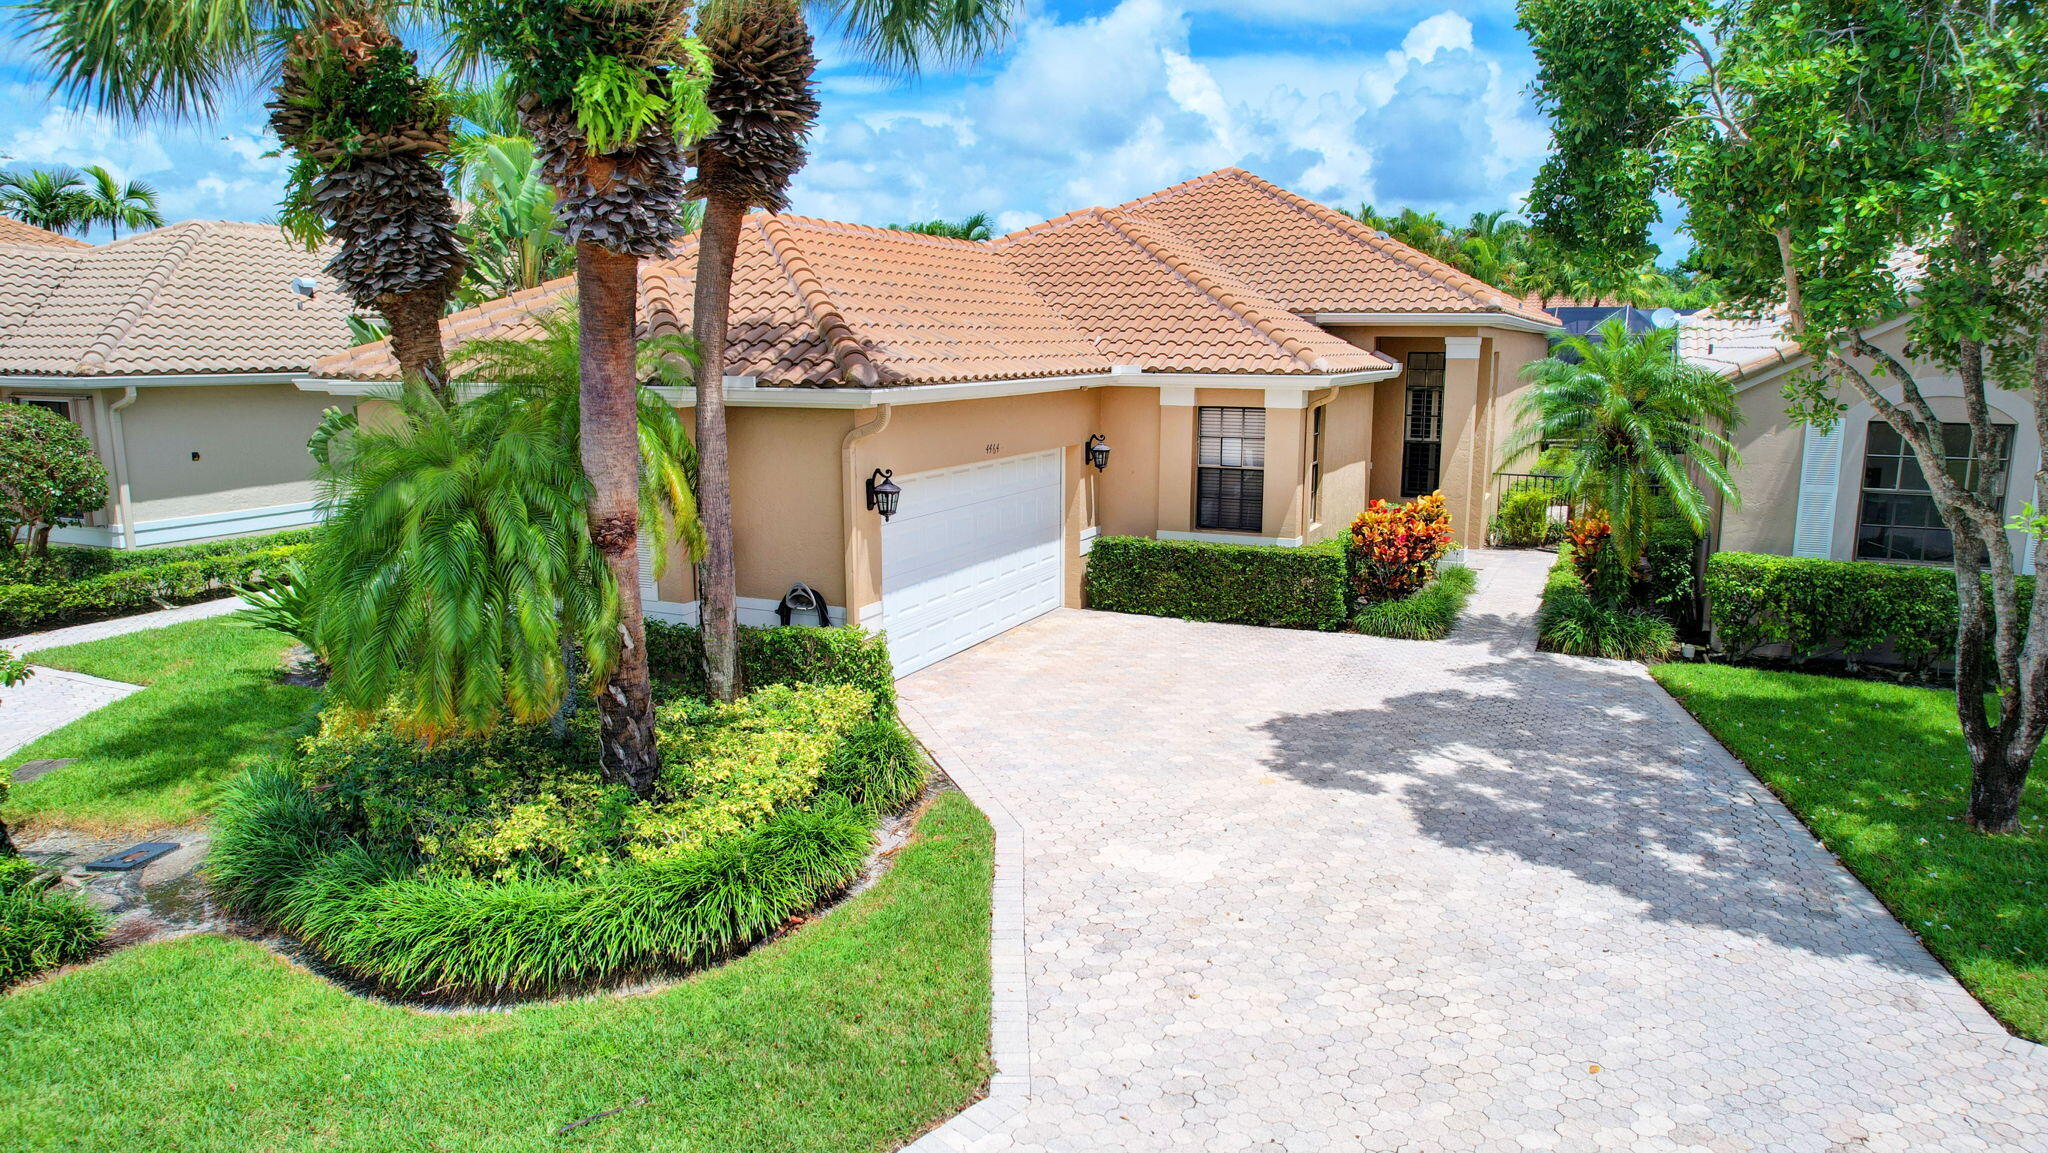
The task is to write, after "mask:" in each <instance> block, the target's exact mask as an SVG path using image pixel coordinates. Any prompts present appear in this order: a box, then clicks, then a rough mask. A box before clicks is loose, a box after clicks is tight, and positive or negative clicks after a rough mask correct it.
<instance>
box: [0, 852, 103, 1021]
mask: <svg viewBox="0 0 2048 1153" xmlns="http://www.w3.org/2000/svg"><path fill="white" fill-rule="evenodd" d="M55 881H56V878H55V877H53V876H51V875H50V874H47V873H44V872H42V871H41V870H40V869H37V868H36V867H35V866H34V865H33V864H31V863H29V862H28V861H27V860H24V859H23V858H21V857H0V989H5V988H6V987H7V986H9V985H12V984H14V983H15V982H17V981H25V980H27V979H28V978H30V977H33V976H35V975H36V974H37V973H40V972H42V971H43V970H45V969H51V968H55V967H56V966H58V965H62V964H66V963H68V962H71V961H77V960H80V959H82V958H84V957H85V956H86V955H87V954H89V953H91V952H92V951H93V949H94V948H96V947H98V945H99V943H100V938H101V937H103V936H105V934H106V924H107V919H106V917H104V916H103V915H101V913H100V911H99V910H98V909H95V908H93V907H92V905H91V904H89V903H87V901H86V900H85V898H83V897H81V896H79V895H77V894H76V893H63V892H55V891H53V890H52V889H51V885H52V883H53V882H55Z"/></svg>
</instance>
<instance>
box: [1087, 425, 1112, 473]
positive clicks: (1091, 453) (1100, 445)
mask: <svg viewBox="0 0 2048 1153" xmlns="http://www.w3.org/2000/svg"><path fill="white" fill-rule="evenodd" d="M1083 451H1085V452H1086V453H1087V454H1088V463H1089V464H1092V465H1094V466H1095V471H1096V472H1101V471H1102V470H1103V469H1105V468H1108V467H1109V438H1108V437H1105V436H1103V435H1102V434H1101V433H1099V432H1098V433H1096V434H1095V435H1094V436H1091V437H1089V438H1088V444H1087V446H1086V447H1085V449H1084V450H1083Z"/></svg>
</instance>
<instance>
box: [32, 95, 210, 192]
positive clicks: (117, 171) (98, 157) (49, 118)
mask: <svg viewBox="0 0 2048 1153" xmlns="http://www.w3.org/2000/svg"><path fill="white" fill-rule="evenodd" d="M0 152H5V153H6V154H7V155H8V156H9V157H10V158H12V159H13V160H14V161H15V162H18V163H22V164H30V165H38V166H47V165H57V164H68V165H70V166H71V167H73V168H83V167H85V166H86V165H88V164H98V165H102V166H104V167H105V168H106V169H107V171H109V172H111V173H113V174H114V175H115V176H116V177H118V178H120V179H123V180H126V179H130V178H133V177H136V176H148V175H151V174H152V173H158V172H164V171H167V170H168V169H170V167H171V156H170V153H169V152H167V151H166V150H165V148H164V145H163V142H162V141H161V140H160V139H159V138H158V134H157V132H156V130H155V129H153V128H137V127H135V126H133V125H126V124H121V123H118V122H116V121H115V120H114V119H113V118H111V117H108V116H103V115H100V114H99V113H96V112H89V111H82V110H78V109H71V108H53V109H50V110H49V111H47V112H44V113H43V115H42V118H41V119H40V120H37V121H34V122H33V123H29V124H21V125H17V126H16V127H15V128H14V130H13V131H12V132H10V133H9V134H8V136H7V138H6V140H5V142H4V143H0Z"/></svg>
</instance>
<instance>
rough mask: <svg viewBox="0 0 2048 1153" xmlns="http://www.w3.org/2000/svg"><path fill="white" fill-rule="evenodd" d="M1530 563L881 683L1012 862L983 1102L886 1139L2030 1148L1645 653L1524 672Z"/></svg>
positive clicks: (1922, 990)
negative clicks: (1443, 629) (1298, 621)
mask: <svg viewBox="0 0 2048 1153" xmlns="http://www.w3.org/2000/svg"><path fill="white" fill-rule="evenodd" d="M1551 559H1552V558H1550V557H1549V556H1547V555H1544V554H1539V553H1501V552H1493V553H1488V552H1478V553H1474V554H1472V560H1473V562H1474V563H1475V564H1476V565H1477V566H1478V567H1479V570H1480V574H1481V580H1480V587H1479V590H1478V593H1477V595H1476V596H1475V598H1474V600H1473V603H1472V606H1471V609H1470V611H1469V613H1468V616H1467V619H1466V622H1465V623H1464V624H1463V625H1461V626H1460V628H1459V630H1458V631H1457V632H1456V633H1455V634H1454V635H1453V636H1452V638H1450V639H1449V640H1447V641H1443V642H1436V643H1427V642H1423V643H1418V642H1404V641H1393V640H1380V639H1376V638H1369V637H1359V636H1352V635H1348V634H1322V633H1307V632H1293V631H1287V630H1279V629H1256V628H1246V627H1240V626H1232V625H1212V624H1197V623H1190V622H1184V621H1174V620H1164V619H1158V618H1151V617H1137V616H1120V615H1113V614H1103V613H1088V612H1081V611H1075V610H1061V611H1058V612H1055V613H1053V614H1051V615H1049V616H1046V617H1043V618H1041V619H1039V620H1037V621H1035V622H1032V623H1031V624H1028V625H1025V626H1024V627H1022V628H1019V629H1015V630H1013V631H1011V632H1009V633H1006V634H1004V635H1002V636H1000V637H998V638H996V639H994V640H992V641H989V642H987V643H985V644H983V645H981V646H979V647H977V648H975V649H972V650H969V651H968V652H966V653H963V654H961V655H959V656H956V657H954V658H952V659H950V660H947V661H945V662H942V663H940V664H938V665H936V666H933V667H932V668H929V669H926V670H924V671H923V672H920V673H918V674H916V675H914V676H912V677H910V678H907V679H906V680H905V681H903V682H902V684H901V691H902V697H903V700H904V704H905V714H906V717H907V718H908V719H909V720H910V722H911V724H912V726H913V727H914V728H915V729H916V730H917V732H918V733H919V735H920V736H921V737H923V738H924V739H925V740H926V742H927V743H928V744H929V745H930V746H931V747H932V749H933V751H934V752H935V754H936V755H937V756H938V758H939V760H940V761H941V763H942V764H944V765H945V766H946V767H947V768H948V770H949V771H952V772H953V773H954V774H955V777H956V779H958V780H960V781H961V783H962V785H963V787H964V788H966V789H967V791H968V792H969V793H970V795H972V796H973V797H974V798H975V799H976V800H977V802H979V803H981V804H982V805H983V806H984V808H987V809H990V810H991V811H992V813H993V814H994V815H995V816H996V817H997V829H998V837H999V850H998V851H999V854H1007V856H1000V855H999V861H998V878H999V879H998V893H997V913H996V916H997V922H998V923H997V932H996V941H995V946H994V951H995V961H996V966H997V980H998V989H997V997H998V1004H999V1008H998V1014H997V1016H998V1027H997V1039H996V1058H997V1063H998V1066H999V1070H998V1072H999V1078H998V1084H997V1086H996V1088H995V1089H992V1091H991V1098H990V1100H989V1101H988V1102H985V1103H984V1104H983V1105H981V1106H977V1107H976V1109H974V1110H970V1111H969V1112H968V1113H967V1114H963V1115H962V1117H961V1118H959V1119H956V1120H955V1121H954V1122H952V1123H950V1124H948V1125H947V1126H944V1127H942V1128H941V1129H939V1130H937V1131H935V1132H934V1133H932V1134H931V1135H929V1136H927V1137H926V1138H925V1139H924V1140H923V1141H921V1142H920V1143H919V1144H918V1145H917V1146H916V1148H917V1149H918V1150H920V1151H922V1150H925V1149H989V1150H995V1149H1004V1150H1010V1149H1032V1150H1048V1151H1051V1150H1065V1149H1074V1150H1107V1149H1115V1150H1154V1149H1161V1150H1163V1149H1199V1150H1209V1151H1228V1150H1240V1149H1266V1150H1288V1151H1295V1150H1301V1151H1307V1150H1319V1149H1330V1150H1390V1151H1391V1150H1422V1151H1429V1153H1462V1151H1467V1150H1472V1151H1481V1150H1537V1149H1554V1150H1559V1151H1562V1153H1578V1151H1583V1150H1599V1149H1626V1150H1632V1151H1633V1150H1642V1151H1655V1150H1681V1149H1685V1150H1714V1151H1734V1150H1812V1151H1813V1153H1846V1151H1855V1153H1878V1151H1882V1150H1902V1151H1903V1150H1915V1151H1918V1150H1930V1149H1940V1150H1994V1149H1995V1150H2048V1058H2044V1054H2043V1050H2042V1049H2041V1047H2039V1046H2036V1045H2033V1044H2032V1043H2030V1042H2026V1041H2021V1040H2018V1039H2016V1038H2013V1037H2011V1036H2009V1035H2008V1034H2007V1033H2006V1032H2005V1031H2004V1030H2003V1029H2002V1028H2001V1027H1999V1026H1998V1024H1997V1023H1996V1022H1995V1021H1993V1020H1992V1019H1991V1017H1990V1016H1989V1015H1988V1014H1987V1013H1985V1012H1984V1010H1983V1009H1982V1008H1981V1007H1980V1006H1978V1005H1977V1003H1976V1002H1975V1001H1974V1000H1972V999H1971V998H1970V997H1969V996H1968V994H1966V993H1965V992H1964V991H1963V990H1962V988H1961V987H1960V986H1959V985H1957V984H1956V983H1955V981H1954V980H1953V979H1951V978H1950V977H1949V976H1948V974H1947V973H1946V972H1945V971H1944V970H1943V969H1942V968H1941V966H1940V965H1939V964H1938V963H1937V962H1935V960H1934V959H1933V958H1932V957H1931V956H1930V955H1929V954H1928V953H1927V952H1926V951H1925V950H1924V949H1923V948H1922V947H1921V946H1920V944H1919V943H1918V942H1917V941H1916V940H1914V938H1913V937H1912V936H1911V935H1910V934H1909V933H1907V932H1906V931H1905V930H1904V929H1903V928H1902V927H1901V926H1900V925H1899V924H1898V923H1897V922H1896V921H1894V920H1893V919H1892V918H1891V917H1890V916H1889V915H1888V914H1887V913H1886V912H1885V911H1884V909H1883V908H1882V906H1880V905H1879V904H1878V903H1877V902H1876V901H1875V900H1874V899H1873V898H1872V897H1871V896H1870V895H1869V893H1868V892H1867V891H1866V890H1864V889H1863V888H1862V887H1861V886H1860V885H1859V884H1858V883H1857V882H1856V881H1855V879H1854V878H1853V877H1852V876H1851V875H1850V874H1849V873H1848V872H1847V870H1845V869H1844V868H1843V867H1842V866H1841V865H1840V864H1839V863H1838V862H1837V861H1836V860H1835V859H1834V858H1833V857H1832V856H1831V855H1829V854H1828V853H1827V852H1826V850H1825V849H1823V848H1822V847H1821V846H1820V845H1819V844H1818V843H1816V842H1815V840H1814V839H1813V837H1812V836H1811V834H1809V833H1808V832H1807V831H1806V830H1805V829H1804V827H1803V826H1801V825H1800V824H1799V823H1798V821H1797V820H1796V819H1795V818H1793V817H1792V815H1791V814H1790V813H1789V812H1788V811H1786V810H1785V809H1784V808H1783V806H1782V805H1780V804H1779V803H1778V802H1777V801H1776V800H1775V799H1774V798H1773V797H1771V796H1770V794H1769V793H1768V792H1767V791H1765V790H1764V789H1763V788H1762V786H1760V785H1759V784H1758V783H1757V782H1756V780H1755V778H1754V777H1752V776H1751V775H1750V774H1749V772H1748V771H1747V770H1746V769H1744V768H1743V767H1742V766H1741V764H1740V763H1738V762H1737V761H1735V760H1734V759H1733V758H1732V757H1730V756H1729V755H1728V753H1727V752H1726V751H1725V750H1723V749H1722V748H1721V747H1720V746H1719V745H1718V744H1717V743H1715V742H1714V741H1713V739H1712V738H1711V737H1709V736H1708V735H1707V733H1706V732H1705V731H1704V730H1703V729H1701V728H1700V726H1699V725H1698V724H1697V723H1696V722H1695V721H1693V719H1692V718H1691V717H1690V716H1688V715H1687V714H1686V713H1685V712H1684V710H1683V709H1682V708H1680V707H1679V706H1678V704H1677V703H1676V702H1674V701H1673V700H1671V698H1670V697H1668V696H1667V695H1665V694H1664V692H1663V691H1662V690H1661V689H1659V688H1658V687H1657V686H1656V684H1655V683H1654V682H1653V681H1651V680H1650V679H1649V677H1648V676H1647V675H1646V673H1645V672H1644V670H1643V669H1642V668H1641V667H1640V666H1636V665H1630V664H1624V663H1620V662H1612V661H1595V660H1584V659H1576V658H1570V657H1563V656H1557V655H1553V654H1544V653H1538V652H1535V651H1534V649H1533V645H1532V627H1531V616H1532V614H1533V611H1534V608H1535V604H1536V598H1537V593H1538V591H1539V589H1540V587H1541V585H1542V581H1543V577H1544V573H1545V570H1546V568H1547V566H1548V564H1549V562H1550V560H1551ZM1005 886H1008V891H1007V895H1006V892H1005ZM1009 901H1014V903H1015V907H1016V909H1017V911H1018V912H1019V913H1021V916H1020V917H1018V918H1015V919H1016V920H1017V921H1020V922H1021V923H1020V924H1007V925H1006V922H1005V907H1006V902H1009ZM1006 939H1007V940H1008V942H1009V943H1007V944H1006ZM1006 951H1007V952H1012V953H1016V954H1018V955H1017V956H1015V957H1011V958H1008V960H1014V961H1015V962H1017V966H1016V973H1017V975H1016V977H1015V980H1016V983H1017V984H1018V985H1021V989H1010V990H1006V989H1005V986H1004V974H1005V964H1006ZM1003 1006H1010V1007H1013V1008H1014V1009H1015V1010H1016V1011H1015V1012H1014V1013H1006V1010H1005V1008H1004V1007H1003ZM1005 1079H1007V1080H1005Z"/></svg>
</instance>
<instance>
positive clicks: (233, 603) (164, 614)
mask: <svg viewBox="0 0 2048 1153" xmlns="http://www.w3.org/2000/svg"><path fill="white" fill-rule="evenodd" d="M244 607H246V606H245V604H244V603H243V601H242V598H241V597H221V598H220V599H218V600H210V601H200V602H199V603H198V604H191V605H179V606H178V607H177V608H170V609H159V610H157V611H156V612H150V613H137V614H136V615H134V616H131V617H115V618H114V619H112V620H105V621H93V622H92V623H90V624H83V625H70V626H68V627H65V628H61V629H47V630H45V631H43V632H39V633H23V634H22V635H20V636H15V637H0V649H6V650H7V651H8V652H11V653H17V654H19V653H32V652H36V651H38V650H40V649H54V648H60V647H62V646H64V645H75V644H83V643H84V642H86V641H96V640H100V639H101V638H103V637H118V636H123V635H125V634H127V633H139V632H143V631H145V630H148V629H160V628H163V627H164V626H166V625H175V624H183V623H184V622H186V621H198V620H205V619H206V618H208V617H219V616H226V615H227V614H229V613H231V612H235V611H236V610H238V609H241V608H244Z"/></svg>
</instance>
